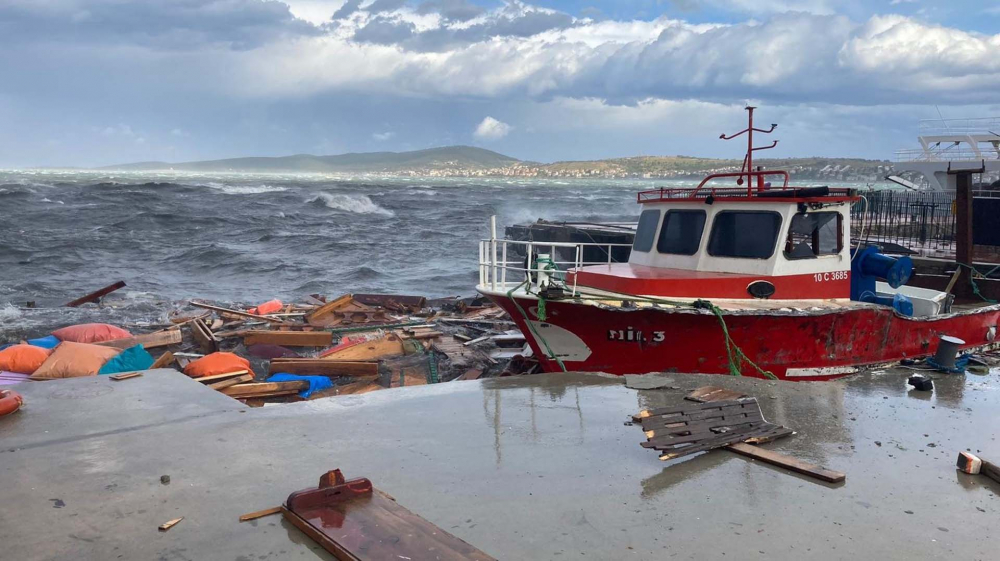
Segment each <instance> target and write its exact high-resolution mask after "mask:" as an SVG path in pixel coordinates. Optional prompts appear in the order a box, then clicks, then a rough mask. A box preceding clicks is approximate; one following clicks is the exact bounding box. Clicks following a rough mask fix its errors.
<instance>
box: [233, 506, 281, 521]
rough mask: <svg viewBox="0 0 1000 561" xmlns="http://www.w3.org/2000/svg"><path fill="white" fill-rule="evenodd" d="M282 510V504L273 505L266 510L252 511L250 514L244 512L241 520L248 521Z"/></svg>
mask: <svg viewBox="0 0 1000 561" xmlns="http://www.w3.org/2000/svg"><path fill="white" fill-rule="evenodd" d="M280 512H281V507H280V506H273V507H271V508H265V509H264V510H258V511H257V512H251V513H249V514H244V515H243V516H240V522H247V521H249V520H257V519H258V518H264V517H265V516H271V515H272V514H278V513H280Z"/></svg>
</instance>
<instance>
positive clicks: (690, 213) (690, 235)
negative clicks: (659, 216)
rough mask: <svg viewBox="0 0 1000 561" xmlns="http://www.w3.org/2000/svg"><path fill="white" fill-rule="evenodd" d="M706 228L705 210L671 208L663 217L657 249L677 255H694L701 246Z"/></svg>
mask: <svg viewBox="0 0 1000 561" xmlns="http://www.w3.org/2000/svg"><path fill="white" fill-rule="evenodd" d="M704 229H705V211H704V210H671V211H668V212H667V214H666V215H665V216H664V217H663V227H662V228H660V239H659V240H657V242H656V251H659V252H660V253H673V254H676V255H694V254H695V253H698V247H700V246H701V233H702V231H703V230H704Z"/></svg>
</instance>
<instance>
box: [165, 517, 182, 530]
mask: <svg viewBox="0 0 1000 561" xmlns="http://www.w3.org/2000/svg"><path fill="white" fill-rule="evenodd" d="M181 520H184V517H183V516H181V517H180V518H174V519H173V520H168V521H166V522H164V523H163V524H160V531H161V532H166V531H167V530H169V529H171V528H173V527H174V526H176V525H177V523H178V522H180V521H181Z"/></svg>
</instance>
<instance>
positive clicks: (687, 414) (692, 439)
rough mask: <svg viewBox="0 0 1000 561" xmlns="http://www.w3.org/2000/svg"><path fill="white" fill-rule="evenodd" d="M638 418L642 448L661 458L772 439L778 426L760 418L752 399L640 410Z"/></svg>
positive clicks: (668, 458) (761, 416) (758, 410)
mask: <svg viewBox="0 0 1000 561" xmlns="http://www.w3.org/2000/svg"><path fill="white" fill-rule="evenodd" d="M639 418H640V419H641V421H642V429H643V431H644V432H645V434H646V438H647V439H648V440H647V441H646V442H643V443H642V446H643V448H653V449H655V450H658V451H660V452H662V454H661V455H660V459H661V460H672V459H674V458H680V457H682V456H687V455H689V454H695V453H697V452H704V451H706V450H711V449H713V448H721V447H723V446H727V445H729V444H734V443H737V442H743V441H745V440H747V439H750V438H761V437H768V436H770V437H772V438H773V435H774V434H776V433H777V432H780V431H779V430H778V429H781V428H782V427H779V426H777V425H774V424H772V423H768V422H767V421H766V420H764V415H763V414H762V413H761V411H760V405H759V404H758V403H757V400H756V399H747V400H743V401H716V402H711V403H706V404H702V405H690V406H681V407H664V408H659V409H652V410H646V411H642V412H641V413H639ZM785 430H787V429H785Z"/></svg>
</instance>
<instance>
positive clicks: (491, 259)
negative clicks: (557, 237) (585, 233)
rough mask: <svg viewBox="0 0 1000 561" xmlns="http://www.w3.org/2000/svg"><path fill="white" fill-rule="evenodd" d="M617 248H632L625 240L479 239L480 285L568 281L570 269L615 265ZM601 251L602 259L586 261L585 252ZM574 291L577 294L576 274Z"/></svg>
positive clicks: (497, 286) (503, 287) (498, 287)
mask: <svg viewBox="0 0 1000 561" xmlns="http://www.w3.org/2000/svg"><path fill="white" fill-rule="evenodd" d="M616 248H628V249H631V248H632V245H631V244H623V243H572V242H548V241H546V242H533V241H523V240H506V239H497V238H493V239H486V240H480V242H479V286H480V287H483V288H485V289H488V290H494V291H508V290H510V289H512V288H517V287H518V286H520V285H521V284H523V283H524V282H525V281H527V283H528V285H529V286H531V287H537V286H538V283H539V281H540V280H542V279H545V278H554V279H557V280H565V279H566V277H565V274H566V272H567V271H568V270H569V269H579V268H580V267H587V266H592V265H607V266H609V267H610V266H611V264H612V263H615V262H616V260H615V259H614V258H613V255H614V254H615V253H618V252H616V251H615V249H616ZM595 251H596V252H599V253H600V254H601V255H604V256H606V258H605V259H602V260H601V261H594V260H590V261H585V260H584V255H585V254H591V255H592V254H593V253H594V252H595ZM571 288H572V291H573V294H574V295H575V294H576V293H577V290H576V289H577V286H576V276H575V275H574V276H573V281H572V286H571Z"/></svg>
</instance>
